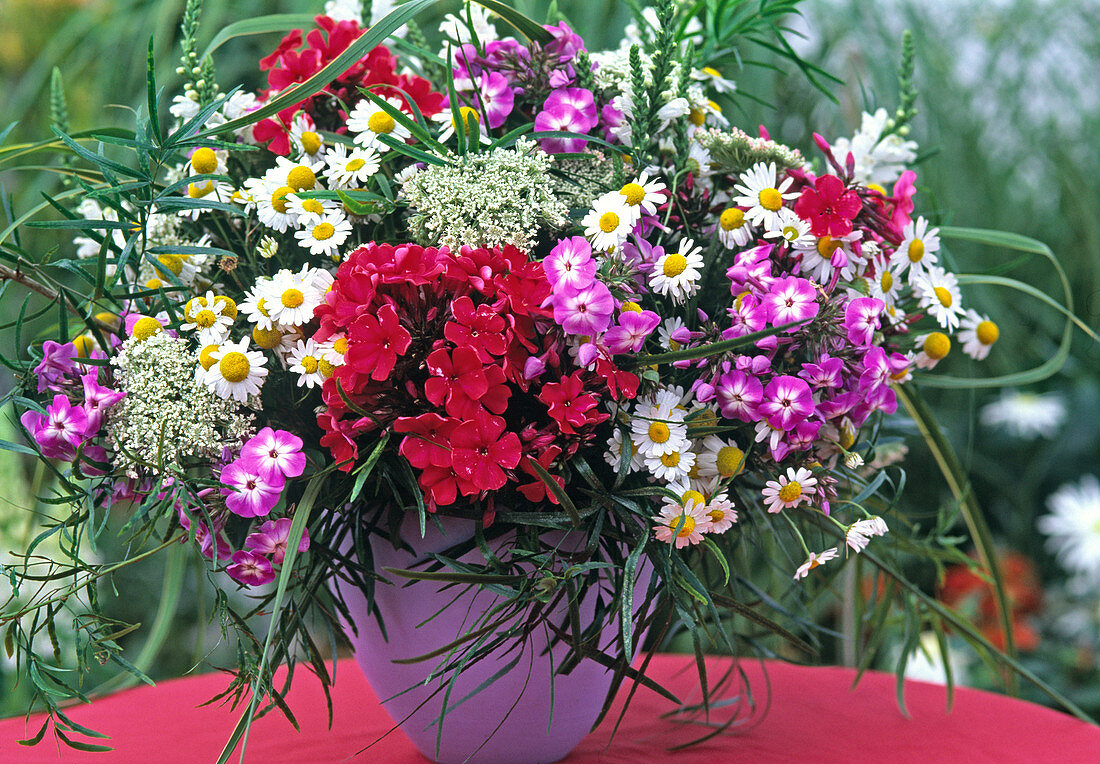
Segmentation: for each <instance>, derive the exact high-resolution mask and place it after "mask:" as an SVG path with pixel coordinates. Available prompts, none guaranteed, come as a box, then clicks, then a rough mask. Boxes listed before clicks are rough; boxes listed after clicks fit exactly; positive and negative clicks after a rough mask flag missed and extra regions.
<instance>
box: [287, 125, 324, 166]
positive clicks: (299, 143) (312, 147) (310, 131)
mask: <svg viewBox="0 0 1100 764" xmlns="http://www.w3.org/2000/svg"><path fill="white" fill-rule="evenodd" d="M290 144H291V145H292V146H293V147H294V153H295V154H296V155H298V156H302V157H308V159H309V160H310V161H316V160H318V159H322V158H324V156H325V153H326V152H325V139H324V136H322V135H321V134H320V133H319V132H318V131H317V127H316V125H314V124H313V120H312V119H310V117H309V115H308V114H298V116H296V117H295V118H294V121H293V122H291V123H290Z"/></svg>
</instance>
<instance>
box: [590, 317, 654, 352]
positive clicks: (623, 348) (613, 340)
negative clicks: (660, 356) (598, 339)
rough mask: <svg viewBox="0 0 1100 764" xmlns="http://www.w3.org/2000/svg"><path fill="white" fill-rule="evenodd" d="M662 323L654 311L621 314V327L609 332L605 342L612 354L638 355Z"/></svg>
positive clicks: (605, 335)
mask: <svg viewBox="0 0 1100 764" xmlns="http://www.w3.org/2000/svg"><path fill="white" fill-rule="evenodd" d="M660 323H661V317H660V316H659V315H657V314H656V313H654V312H653V311H652V310H643V311H641V312H636V311H630V310H628V311H626V312H624V313H620V314H619V325H618V326H614V327H612V328H610V329H608V330H607V333H606V334H604V336H603V342H604V344H605V345H607V349H608V350H609V351H611V352H612V353H637V352H639V351H641V349H642V346H643V345H645V341H646V339H647V338H648V337H649V335H651V334H653V330H654V329H656V328H657V326H658V324H660Z"/></svg>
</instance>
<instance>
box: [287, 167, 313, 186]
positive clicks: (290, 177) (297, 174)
mask: <svg viewBox="0 0 1100 764" xmlns="http://www.w3.org/2000/svg"><path fill="white" fill-rule="evenodd" d="M286 184H287V185H288V186H290V187H291V188H292V189H294V190H295V191H309V190H311V189H312V188H313V187H314V186H316V185H317V175H315V174H314V172H313V170H311V169H309V168H308V167H303V166H302V165H298V166H297V167H295V168H294V169H293V170H291V171H290V172H288V173H287V174H286Z"/></svg>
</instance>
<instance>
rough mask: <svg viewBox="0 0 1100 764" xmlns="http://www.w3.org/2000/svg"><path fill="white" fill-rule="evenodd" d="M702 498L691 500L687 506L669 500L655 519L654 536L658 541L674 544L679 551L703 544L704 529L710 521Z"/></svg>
mask: <svg viewBox="0 0 1100 764" xmlns="http://www.w3.org/2000/svg"><path fill="white" fill-rule="evenodd" d="M702 498H703V497H702V496H699V499H700V500H695V499H694V498H692V499H689V500H688V501H687V502H686V503H685V504H680V503H678V502H674V501H671V500H668V501H667V503H666V504H665V505H664V506H663V507H661V511H660V513H659V514H658V515H657V517H655V518H653V521H654V523H656V527H655V528H654V529H653V535H654V536H656V537H657V540H658V541H664V542H665V543H666V544H673V545H674V546H675V547H676V548H677V549H681V548H683V547H685V546H688V545H689V544H691V545H695V544H698V543H700V542H702V540H703V529H704V528H705V527H706V524H707V522H709V520H710V518H709V517H708V516H707V513H706V503H705V502H704V501H701V499H702Z"/></svg>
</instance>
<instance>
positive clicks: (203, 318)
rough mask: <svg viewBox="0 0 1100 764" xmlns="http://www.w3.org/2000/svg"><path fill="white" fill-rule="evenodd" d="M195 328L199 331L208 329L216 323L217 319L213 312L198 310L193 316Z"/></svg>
mask: <svg viewBox="0 0 1100 764" xmlns="http://www.w3.org/2000/svg"><path fill="white" fill-rule="evenodd" d="M194 320H195V326H197V327H198V328H200V329H209V328H210V327H211V326H213V325H214V324H216V323H217V322H218V317H217V315H215V313H214V311H212V310H209V309H206V310H200V311H199V312H198V313H196V314H195V319H194Z"/></svg>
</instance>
